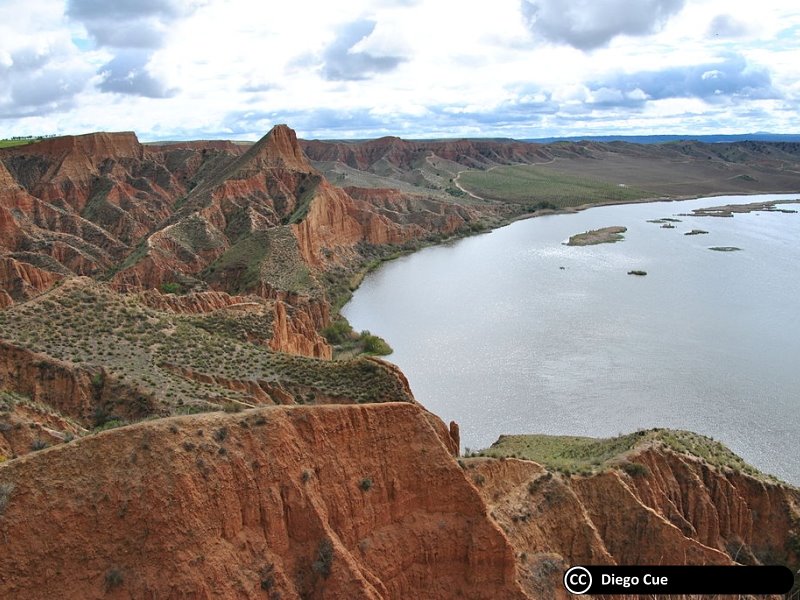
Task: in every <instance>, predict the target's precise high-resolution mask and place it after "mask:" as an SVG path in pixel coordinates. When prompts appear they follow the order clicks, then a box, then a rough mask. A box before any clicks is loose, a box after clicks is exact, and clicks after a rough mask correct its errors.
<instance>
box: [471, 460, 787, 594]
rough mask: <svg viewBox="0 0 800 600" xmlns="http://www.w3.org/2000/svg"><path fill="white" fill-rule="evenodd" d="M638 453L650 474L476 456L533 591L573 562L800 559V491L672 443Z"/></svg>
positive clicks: (554, 587)
mask: <svg viewBox="0 0 800 600" xmlns="http://www.w3.org/2000/svg"><path fill="white" fill-rule="evenodd" d="M628 458H629V459H630V460H635V461H636V462H638V463H641V464H643V465H646V467H647V469H648V470H647V471H646V475H641V476H633V477H632V476H629V475H626V474H625V473H623V472H622V471H617V470H611V471H607V472H604V473H601V474H598V475H593V476H588V477H569V478H566V477H563V476H561V475H558V474H555V475H554V474H551V473H549V472H547V471H546V470H545V469H544V468H542V467H541V466H539V465H538V464H536V463H533V462H530V461H521V460H516V459H504V460H494V459H491V460H486V459H472V460H469V461H467V462H468V464H467V470H466V472H467V473H468V477H470V478H471V479H472V480H473V482H476V487H477V488H478V490H480V492H481V494H482V495H483V497H484V500H485V501H486V503H487V505H488V507H489V509H490V511H491V514H492V516H493V517H494V518H495V519H496V520H497V522H498V523H500V524H501V527H502V528H503V530H504V532H505V533H506V535H507V537H508V539H509V541H510V542H511V544H512V546H513V547H514V549H515V551H516V553H517V560H518V566H519V577H520V583H521V584H522V586H523V587H524V588H525V589H526V591H527V592H528V593H529V594H531V595H532V597H540V596H542V595H544V594H545V593H548V594H549V593H552V592H553V591H560V589H561V586H560V578H561V575H562V574H563V571H564V570H565V569H566V568H568V566H569V565H572V564H734V563H740V564H761V563H764V564H773V563H775V562H776V561H777V562H781V563H784V564H793V565H797V564H798V563H800V555H798V549H797V547H796V545H794V543H793V542H792V540H793V539H796V537H797V536H798V534H800V530H799V529H800V492H798V491H797V490H796V489H793V488H790V487H787V486H782V485H778V484H774V483H765V482H763V481H761V480H758V479H755V478H753V477H750V476H748V475H744V474H741V473H734V472H732V471H730V472H725V471H723V470H719V469H717V468H715V467H712V466H710V465H708V464H706V463H704V462H703V461H702V460H700V459H696V458H692V457H689V456H686V455H679V454H676V453H674V452H672V451H670V450H668V449H666V448H663V447H659V448H650V449H646V450H643V451H639V452H637V453H636V454H635V455H631V456H630V457H628ZM793 536H794V537H793ZM556 597H559V598H561V597H567V596H566V595H564V594H563V593H562V594H561V595H558V594H556Z"/></svg>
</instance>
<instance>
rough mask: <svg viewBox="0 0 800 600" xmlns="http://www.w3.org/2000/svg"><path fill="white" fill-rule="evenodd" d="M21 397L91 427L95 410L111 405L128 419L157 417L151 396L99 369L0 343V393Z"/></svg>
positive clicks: (0, 341)
mask: <svg viewBox="0 0 800 600" xmlns="http://www.w3.org/2000/svg"><path fill="white" fill-rule="evenodd" d="M3 389H5V390H12V391H14V392H16V393H19V394H23V395H25V396H27V397H28V398H30V399H31V400H32V401H33V402H36V403H40V404H42V405H45V406H49V407H52V408H53V409H55V410H56V411H58V412H59V413H60V414H62V415H66V416H69V417H72V418H73V419H75V420H77V421H78V422H80V423H83V424H86V425H91V424H92V423H93V420H94V417H95V414H96V412H97V411H98V410H106V409H107V407H109V406H113V407H114V411H115V416H116V417H119V418H125V419H130V420H138V419H143V418H145V417H148V416H151V415H154V414H160V413H159V410H160V409H159V408H157V403H156V401H155V399H154V397H153V396H152V395H151V394H147V393H144V392H142V391H140V390H139V389H138V388H136V387H132V386H131V385H129V384H126V383H123V382H121V381H118V380H117V379H115V378H113V377H111V376H109V374H107V373H106V372H105V371H104V370H103V369H102V368H97V367H94V368H87V367H82V366H78V365H75V364H73V363H71V362H68V361H62V360H58V359H55V358H52V357H50V356H47V355H44V354H39V353H36V352H32V351H31V350H28V349H26V348H23V347H20V346H17V345H15V344H12V343H9V342H6V341H4V340H0V390H3Z"/></svg>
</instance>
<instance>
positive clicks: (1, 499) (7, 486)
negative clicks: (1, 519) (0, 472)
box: [0, 483, 14, 515]
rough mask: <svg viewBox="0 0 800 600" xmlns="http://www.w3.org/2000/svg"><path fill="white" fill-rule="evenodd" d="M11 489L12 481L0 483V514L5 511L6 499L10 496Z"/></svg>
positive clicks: (12, 486) (12, 488) (12, 489)
mask: <svg viewBox="0 0 800 600" xmlns="http://www.w3.org/2000/svg"><path fill="white" fill-rule="evenodd" d="M13 491H14V484H13V483H0V515H2V514H3V513H4V512H5V510H6V507H7V506H8V501H9V499H10V498H11V492H13Z"/></svg>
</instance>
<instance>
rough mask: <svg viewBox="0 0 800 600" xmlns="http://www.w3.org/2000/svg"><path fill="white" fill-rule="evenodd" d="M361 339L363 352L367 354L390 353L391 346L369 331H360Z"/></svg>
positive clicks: (381, 354) (382, 354)
mask: <svg viewBox="0 0 800 600" xmlns="http://www.w3.org/2000/svg"><path fill="white" fill-rule="evenodd" d="M361 341H362V343H363V344H364V352H366V353H367V354H378V355H380V356H385V355H387V354H391V353H392V348H391V346H389V344H387V343H386V342H385V341H384V340H383V338H380V337H378V336H377V335H372V334H371V333H370V332H369V331H362V332H361Z"/></svg>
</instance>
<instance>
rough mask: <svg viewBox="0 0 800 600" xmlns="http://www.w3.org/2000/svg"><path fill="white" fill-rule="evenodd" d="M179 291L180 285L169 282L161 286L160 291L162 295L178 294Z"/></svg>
mask: <svg viewBox="0 0 800 600" xmlns="http://www.w3.org/2000/svg"><path fill="white" fill-rule="evenodd" d="M181 290H182V288H181V284H180V283H175V282H169V283H162V284H161V291H162V293H164V294H180V293H181Z"/></svg>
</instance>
